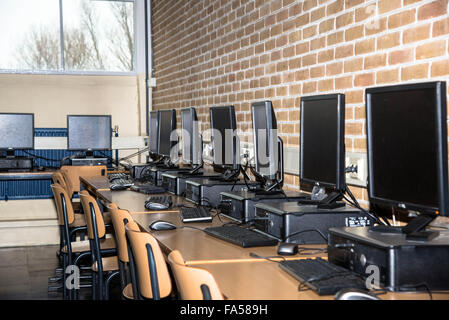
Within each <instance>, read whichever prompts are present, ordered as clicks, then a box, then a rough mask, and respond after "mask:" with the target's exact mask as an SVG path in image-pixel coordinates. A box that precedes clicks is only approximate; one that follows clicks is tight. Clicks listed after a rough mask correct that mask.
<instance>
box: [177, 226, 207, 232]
mask: <svg viewBox="0 0 449 320" xmlns="http://www.w3.org/2000/svg"><path fill="white" fill-rule="evenodd" d="M184 228H188V229H195V230H199V231H202V232H204V230H203V229H201V228H198V227H193V226H182V227H179V228H178V229H184Z"/></svg>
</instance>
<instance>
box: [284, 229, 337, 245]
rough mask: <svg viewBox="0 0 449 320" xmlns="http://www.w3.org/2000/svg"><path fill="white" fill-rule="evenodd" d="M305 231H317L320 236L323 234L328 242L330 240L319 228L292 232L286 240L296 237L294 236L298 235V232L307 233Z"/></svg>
mask: <svg viewBox="0 0 449 320" xmlns="http://www.w3.org/2000/svg"><path fill="white" fill-rule="evenodd" d="M305 232H317V233H319V234H320V236H321V237H322V238H323V239H324V240H326V242H328V238H327V237H326V236H325V235H324V234H323V233H322V232H321V231H320V230H318V229H307V230H302V231H298V232H295V233H292V234H291V235H289V236H288V237H287V238H285V241H287V240H288V239H290V238H291V237H294V236H296V235H298V234H301V233H305Z"/></svg>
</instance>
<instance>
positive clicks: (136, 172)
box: [129, 163, 150, 179]
mask: <svg viewBox="0 0 449 320" xmlns="http://www.w3.org/2000/svg"><path fill="white" fill-rule="evenodd" d="M149 167H150V165H149V164H147V163H136V164H132V165H131V168H130V169H129V173H130V175H131V178H132V179H141V178H143V177H144V176H145V175H146V174H148V171H149Z"/></svg>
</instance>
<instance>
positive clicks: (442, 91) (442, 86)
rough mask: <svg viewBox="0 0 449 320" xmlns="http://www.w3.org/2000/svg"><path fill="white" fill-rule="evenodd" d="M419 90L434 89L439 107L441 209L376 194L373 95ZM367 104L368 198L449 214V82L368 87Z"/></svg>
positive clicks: (375, 201)
mask: <svg viewBox="0 0 449 320" xmlns="http://www.w3.org/2000/svg"><path fill="white" fill-rule="evenodd" d="M416 89H434V94H435V102H436V103H435V108H436V112H435V115H436V128H435V129H436V130H437V135H436V136H437V144H438V145H437V147H436V149H437V150H438V152H437V159H438V164H437V170H438V197H439V202H440V207H439V208H435V207H430V206H426V205H420V204H416V203H410V202H404V201H396V200H392V199H385V198H381V197H377V196H375V195H374V190H373V183H372V180H373V176H374V175H373V167H372V165H371V164H372V162H373V158H372V157H373V150H372V149H371V148H372V138H373V136H372V132H371V130H372V126H371V110H372V105H371V96H372V94H376V93H388V92H396V91H411V90H416ZM365 101H366V123H367V125H366V135H367V139H366V142H367V159H368V161H367V162H368V186H367V188H368V198H369V201H370V203H371V204H373V205H376V204H377V205H380V206H387V207H390V208H395V209H396V208H397V209H400V210H414V211H418V212H426V213H435V211H436V210H437V211H438V212H439V213H440V214H441V215H449V201H448V200H449V199H448V198H449V196H448V154H447V123H446V121H447V110H446V109H447V100H446V82H444V81H436V82H424V83H413V84H405V85H394V86H385V87H376V88H368V89H366V91H365Z"/></svg>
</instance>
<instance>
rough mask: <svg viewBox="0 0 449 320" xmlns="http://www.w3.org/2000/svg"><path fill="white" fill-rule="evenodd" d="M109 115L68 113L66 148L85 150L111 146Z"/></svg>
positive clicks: (89, 154) (89, 152) (90, 152)
mask: <svg viewBox="0 0 449 320" xmlns="http://www.w3.org/2000/svg"><path fill="white" fill-rule="evenodd" d="M111 126H112V124H111V116H110V115H68V116H67V148H68V150H70V151H87V155H88V156H92V154H93V153H92V152H93V151H95V150H110V149H111V148H112V130H111Z"/></svg>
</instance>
